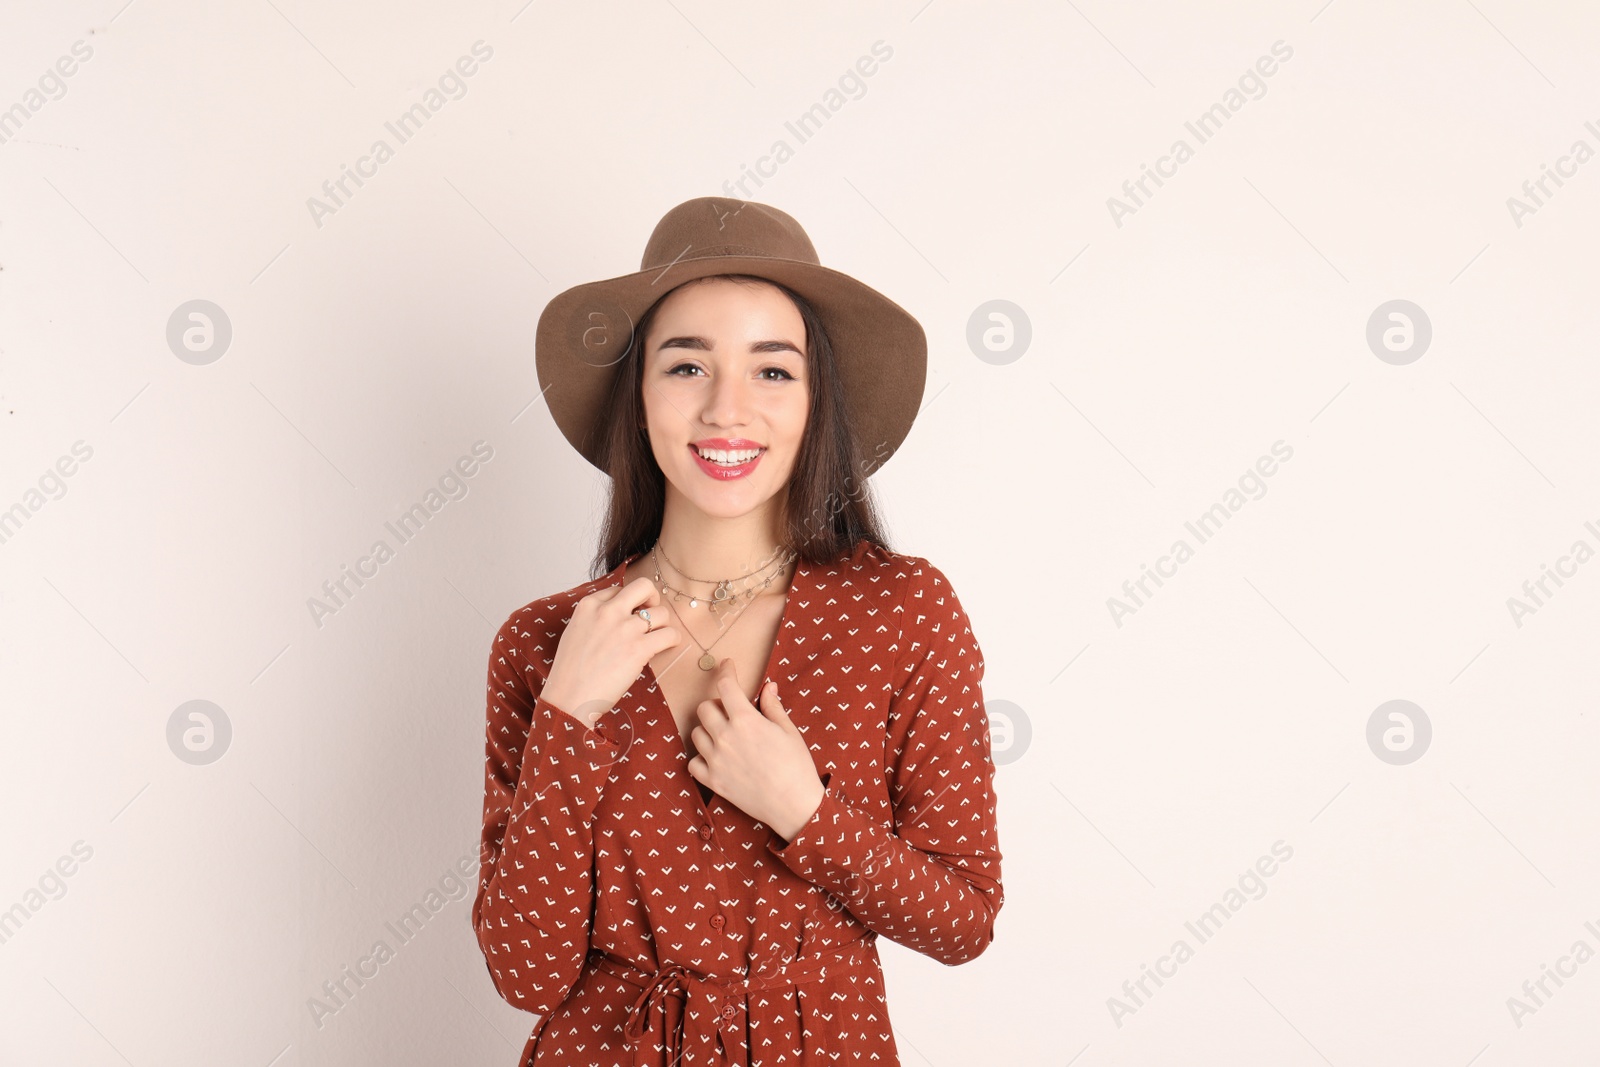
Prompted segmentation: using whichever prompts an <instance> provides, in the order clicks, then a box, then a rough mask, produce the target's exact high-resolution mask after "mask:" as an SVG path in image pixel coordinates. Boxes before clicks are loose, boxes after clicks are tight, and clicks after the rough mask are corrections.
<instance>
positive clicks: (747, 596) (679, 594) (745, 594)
mask: <svg viewBox="0 0 1600 1067" xmlns="http://www.w3.org/2000/svg"><path fill="white" fill-rule="evenodd" d="M658 550H659V551H660V554H661V556H662V557H663V558H665V559H666V560H667V565H668V566H669V567H671V568H672V569H673V570H675V571H678V573H679V574H683V571H681V570H679V569H678V566H677V564H675V563H673V562H672V559H671V558H670V557H668V556H667V553H666V551H665V550H664V549H661V547H660V542H659V541H658V542H657V543H656V545H655V547H653V548H651V549H650V558H651V559H652V560H654V561H655V582H656V585H657V586H658V587H659V588H660V589H661V590H662V592H663V593H668V594H671V595H670V597H664V598H663V600H664V602H665V603H666V605H667V606H668V607H669V608H672V613H673V614H674V615H678V609H677V608H675V607H673V606H672V605H673V601H678V600H687V601H689V606H690V607H691V608H697V607H699V606H700V605H701V604H705V605H706V610H707V611H708V612H709V613H710V614H711V617H712V618H713V619H715V618H717V617H718V616H719V614H720V613H721V612H722V611H724V610H726V609H727V608H730V607H738V606H739V602H740V601H741V600H742V601H744V603H745V606H746V607H748V606H749V603H750V601H752V600H754V599H755V598H756V597H757V596H759V595H760V594H761V593H762V592H763V591H764V590H766V588H767V587H768V586H770V585H771V584H772V583H773V581H775V580H776V579H777V577H778V575H780V574H782V573H783V572H784V570H785V569H787V568H788V566H789V564H790V563H792V562H794V560H795V558H796V557H797V556H799V554H800V553H799V552H797V551H795V550H794V549H792V548H789V549H785V547H784V546H782V545H779V546H778V549H777V550H776V551H775V552H773V554H772V555H771V556H768V557H767V559H766V560H765V561H764V562H762V563H760V564H758V565H757V566H756V567H755V568H754V569H753V570H750V571H747V572H746V573H744V574H741V575H738V576H736V577H733V578H722V579H715V578H691V577H689V576H688V575H684V578H685V580H686V581H691V582H701V583H703V584H708V585H714V587H713V589H712V591H711V596H710V597H703V596H699V595H697V594H694V593H688V592H685V591H684V590H681V589H675V588H673V587H672V586H670V585H668V584H667V582H666V579H665V578H663V577H662V576H661V563H660V560H657V559H656V553H657V551H658ZM779 555H783V557H784V558H783V559H782V561H781V562H779V563H778V564H777V565H776V567H775V568H773V569H772V571H771V573H769V574H768V575H767V576H766V577H765V578H762V579H761V581H760V583H759V584H757V583H756V582H755V581H754V580H753V576H755V575H757V574H759V573H760V572H762V571H764V570H767V569H768V568H769V567H771V566H772V562H773V560H775V559H777V558H778V556H779ZM746 579H751V584H750V586H749V587H748V588H746V589H743V590H736V589H735V588H734V585H735V583H737V582H742V581H745V580H746ZM743 610H744V609H743V608H739V611H738V612H736V613H735V614H734V617H733V618H734V621H737V620H738V617H739V615H740V614H742V613H743ZM678 620H679V621H680V622H682V621H683V616H682V615H678ZM683 629H684V632H685V633H688V634H689V639H690V640H691V641H693V642H694V643H695V644H697V645H700V659H699V660H698V661H697V662H698V663H699V664H700V669H701V670H703V671H709V670H711V669H712V668H714V667H715V666H716V665H717V659H716V657H715V656H713V655H712V654H711V649H712V648H714V647H716V644H717V641H721V640H722V639H723V638H724V637H726V636H727V635H728V631H729V630H731V629H733V626H732V623H731V622H730V623H729V625H728V626H726V627H723V629H722V633H720V634H718V635H717V637H716V640H714V641H712V642H711V644H709V645H701V644H700V639H699V638H697V637H695V636H694V634H693V633H689V626H688V624H687V623H684V627H683Z"/></svg>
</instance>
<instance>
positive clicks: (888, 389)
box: [534, 196, 928, 474]
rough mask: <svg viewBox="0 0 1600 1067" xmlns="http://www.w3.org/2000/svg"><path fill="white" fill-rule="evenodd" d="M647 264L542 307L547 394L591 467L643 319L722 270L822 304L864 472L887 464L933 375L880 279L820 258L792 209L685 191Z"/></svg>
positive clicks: (919, 339) (920, 337) (540, 349)
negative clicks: (688, 195) (687, 285)
mask: <svg viewBox="0 0 1600 1067" xmlns="http://www.w3.org/2000/svg"><path fill="white" fill-rule="evenodd" d="M639 265H640V269H639V270H638V271H636V272H635V273H633V274H624V275H622V276H621V277H618V278H607V279H605V280H604V281H598V282H585V283H584V284H582V285H575V286H573V287H572V288H570V289H568V290H566V291H565V292H563V293H560V294H559V295H557V296H556V297H554V298H553V299H552V300H551V301H550V303H548V304H546V305H545V309H544V311H543V312H541V313H540V315H539V328H538V330H537V332H536V334H535V338H534V363H535V364H536V366H537V370H538V374H539V384H540V386H541V387H542V388H543V389H544V398H545V403H546V404H548V405H549V407H550V414H551V416H552V417H553V418H554V419H555V420H556V425H557V426H559V427H560V428H561V432H562V433H563V434H564V435H565V436H566V438H567V440H568V441H569V442H570V443H571V444H572V447H573V448H575V449H577V450H578V452H579V453H580V454H582V456H583V457H584V458H585V459H587V460H588V461H589V462H590V463H592V464H594V466H596V467H599V468H600V469H601V470H602V471H604V470H605V468H604V467H602V466H601V456H600V442H601V437H602V435H601V434H600V433H599V432H598V430H599V425H598V424H599V422H600V420H601V419H603V418H605V417H606V415H607V412H606V410H605V405H606V399H607V396H608V395H609V391H610V389H611V382H612V379H613V377H614V376H615V375H616V373H617V371H618V369H619V368H620V366H621V362H622V357H623V356H624V355H625V354H626V353H627V350H628V345H629V343H630V342H631V341H632V339H633V328H634V326H635V324H637V323H638V321H639V319H640V317H641V316H643V315H644V313H645V312H646V311H647V310H649V308H650V306H651V305H652V304H654V303H655V302H656V301H657V300H659V299H661V298H662V297H663V296H665V295H666V294H667V293H669V292H671V291H672V290H673V289H675V288H676V287H677V286H679V285H682V284H683V283H684V282H687V281H692V280H694V279H696V278H704V277H707V276H708V275H713V274H753V275H755V276H757V277H759V278H766V279H768V280H769V281H774V282H779V283H781V284H783V285H786V286H788V287H789V288H790V289H792V290H794V291H795V292H796V293H799V294H800V295H801V296H803V297H805V299H806V300H807V301H808V302H809V303H810V304H811V306H812V308H813V309H815V311H816V313H817V315H818V316H819V317H820V318H821V319H822V322H823V326H824V328H825V329H826V330H827V332H828V340H829V341H830V342H831V343H832V345H833V351H834V355H835V358H836V360H837V362H838V365H839V373H840V376H841V377H842V379H843V382H844V392H845V400H846V403H847V407H848V411H849V416H850V422H851V426H852V428H853V430H854V432H855V436H856V443H857V447H858V448H859V449H860V453H861V456H862V459H863V461H865V462H866V463H867V464H868V469H867V470H865V471H863V472H862V473H863V474H870V473H872V471H873V470H876V469H877V468H878V467H881V466H883V464H884V463H886V462H887V461H888V459H889V457H890V456H891V455H893V454H894V452H895V450H896V449H897V448H899V447H900V442H901V441H903V440H905V437H906V434H907V433H908V432H910V430H911V423H912V421H913V420H914V419H915V418H916V416H917V410H918V408H919V407H920V406H921V404H922V388H923V385H924V384H925V383H926V381H927V374H928V340H927V337H926V335H925V334H924V333H923V331H922V325H921V324H920V323H918V322H917V320H916V319H915V318H913V317H912V315H911V313H910V312H908V311H906V310H905V309H904V308H902V307H901V306H900V305H899V304H896V303H895V302H894V301H893V300H890V299H889V298H888V297H886V296H884V295H883V294H882V293H880V292H878V291H877V290H876V289H873V288H872V287H871V286H869V285H866V284H864V283H862V282H859V281H856V279H854V278H852V277H850V276H849V275H848V274H843V273H840V272H839V271H836V270H833V269H831V268H828V267H824V266H822V265H821V263H819V262H818V260H817V251H816V249H815V248H813V247H812V245H811V238H809V237H807V236H806V232H805V230H803V229H801V227H800V224H799V223H798V222H796V221H795V220H794V219H793V218H792V217H791V216H790V215H788V214H786V213H785V212H782V211H779V210H778V209H777V208H775V207H772V206H771V205H769V204H757V203H755V202H753V201H750V200H738V199H733V198H729V197H720V196H702V197H696V198H695V199H693V200H686V201H684V202H683V203H681V204H679V205H678V206H677V207H675V208H673V209H672V210H671V211H669V212H667V213H666V214H665V215H663V216H662V218H661V221H660V222H658V223H656V228H655V231H654V232H653V233H651V234H650V240H649V242H648V243H646V245H645V248H644V257H643V259H641V260H640V264H639ZM874 458H876V460H877V462H876V463H875V464H874V463H873V462H872V461H873V460H874ZM607 473H609V472H607Z"/></svg>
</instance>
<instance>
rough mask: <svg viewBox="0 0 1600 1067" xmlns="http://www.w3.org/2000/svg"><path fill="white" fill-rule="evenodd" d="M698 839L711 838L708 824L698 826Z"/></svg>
mask: <svg viewBox="0 0 1600 1067" xmlns="http://www.w3.org/2000/svg"><path fill="white" fill-rule="evenodd" d="M700 840H702V841H710V840H711V827H709V826H702V827H700Z"/></svg>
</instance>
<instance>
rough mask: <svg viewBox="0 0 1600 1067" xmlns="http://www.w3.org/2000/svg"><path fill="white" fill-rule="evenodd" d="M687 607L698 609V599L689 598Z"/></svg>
mask: <svg viewBox="0 0 1600 1067" xmlns="http://www.w3.org/2000/svg"><path fill="white" fill-rule="evenodd" d="M689 606H690V607H691V608H697V607H699V606H700V598H699V597H690V598H689Z"/></svg>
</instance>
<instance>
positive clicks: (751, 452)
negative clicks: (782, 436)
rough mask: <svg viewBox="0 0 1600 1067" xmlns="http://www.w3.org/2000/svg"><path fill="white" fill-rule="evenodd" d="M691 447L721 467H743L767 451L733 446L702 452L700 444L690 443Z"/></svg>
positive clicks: (704, 458)
mask: <svg viewBox="0 0 1600 1067" xmlns="http://www.w3.org/2000/svg"><path fill="white" fill-rule="evenodd" d="M689 447H690V448H691V449H692V450H693V451H694V454H695V455H697V456H699V457H700V458H701V459H703V460H705V461H706V462H707V463H713V464H715V465H717V466H719V467H742V466H744V465H745V464H746V463H749V462H750V461H751V460H753V459H755V458H756V457H757V456H760V455H761V454H762V453H764V452H766V449H765V448H733V449H728V450H726V451H723V450H719V449H715V448H712V449H707V450H705V451H703V452H702V451H701V450H700V448H699V446H698V445H694V444H690V445H689Z"/></svg>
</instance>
